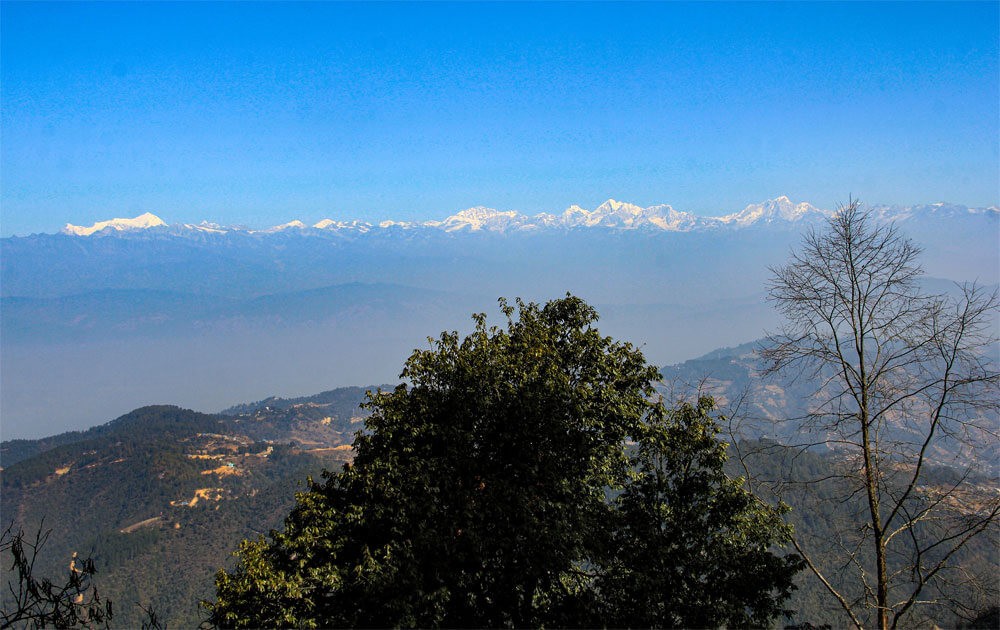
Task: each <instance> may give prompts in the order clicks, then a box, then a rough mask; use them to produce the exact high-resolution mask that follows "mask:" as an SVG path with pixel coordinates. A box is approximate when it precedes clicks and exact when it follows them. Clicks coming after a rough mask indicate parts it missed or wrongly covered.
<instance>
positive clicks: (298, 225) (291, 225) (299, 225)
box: [264, 219, 306, 232]
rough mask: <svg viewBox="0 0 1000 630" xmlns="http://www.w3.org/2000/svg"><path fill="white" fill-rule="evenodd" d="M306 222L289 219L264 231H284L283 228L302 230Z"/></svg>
mask: <svg viewBox="0 0 1000 630" xmlns="http://www.w3.org/2000/svg"><path fill="white" fill-rule="evenodd" d="M305 228H306V224H305V223H303V222H302V221H299V220H298V219H295V220H294V221H289V222H288V223H282V224H281V225H276V226H274V227H272V228H268V229H266V230H264V231H265V232H284V231H285V230H304V229H305Z"/></svg>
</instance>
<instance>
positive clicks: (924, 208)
mask: <svg viewBox="0 0 1000 630" xmlns="http://www.w3.org/2000/svg"><path fill="white" fill-rule="evenodd" d="M834 212H835V211H831V210H823V209H820V208H817V207H816V206H813V205H812V204H810V203H808V202H793V201H792V200H791V199H789V198H788V197H786V196H780V197H777V198H775V199H769V200H767V201H764V202H762V203H757V204H750V205H747V206H746V207H745V208H743V209H742V210H740V211H738V212H733V213H730V214H726V215H722V216H716V217H709V216H699V215H695V214H692V213H690V212H684V211H680V210H676V209H674V208H673V207H672V206H670V205H668V204H657V205H652V206H648V207H641V206H637V205H635V204H631V203H627V202H623V201H616V200H614V199H608V200H607V201H605V202H604V203H602V204H601V205H599V206H598V207H597V208H595V209H593V210H587V209H585V208H582V207H580V206H578V205H572V206H570V207H569V208H567V209H566V210H564V211H563V212H561V213H559V214H550V213H546V212H543V213H540V214H537V215H534V216H529V215H526V214H523V213H520V212H518V211H516V210H504V211H502V210H496V209H494V208H488V207H485V206H476V207H473V208H467V209H465V210H462V211H460V212H458V213H456V214H454V215H451V216H449V217H447V218H446V219H444V220H441V221H423V222H414V221H393V220H387V221H382V222H379V223H370V222H367V221H357V220H352V221H341V220H333V219H323V220H322V221H318V222H317V223H315V224H313V225H312V226H308V225H306V224H305V223H303V222H302V221H299V220H298V219H296V220H292V221H289V222H287V223H283V224H281V225H276V226H274V227H270V228H266V229H262V230H253V229H249V228H245V227H240V226H222V225H219V224H217V223H210V222H207V221H203V222H202V223H199V224H190V223H183V224H167V223H166V222H165V221H163V220H162V219H161V218H159V217H157V216H156V215H154V214H152V213H149V212H147V213H145V214H142V215H140V216H138V217H135V218H133V219H120V218H116V219H110V220H107V221H98V222H96V223H94V224H93V225H91V226H89V227H84V226H79V225H72V224H69V223H67V224H66V226H65V227H64V228H63V230H62V233H63V234H67V235H71V236H94V235H100V236H107V235H115V234H127V233H130V232H136V231H145V230H161V231H164V232H169V233H172V234H178V235H183V234H195V233H200V234H226V233H232V232H241V233H247V234H265V235H266V234H275V233H279V232H296V231H301V232H326V233H338V234H345V235H348V234H365V233H368V232H371V231H377V230H389V229H396V230H400V229H401V230H419V229H435V230H441V231H444V232H479V231H487V232H501V233H503V232H533V231H541V230H552V229H563V230H566V229H581V228H604V229H610V230H620V231H625V230H649V231H665V232H692V231H701V230H716V229H725V228H730V229H734V228H747V227H752V226H759V225H772V224H797V223H802V222H809V221H815V220H820V219H824V218H827V217H829V216H832V214H833V213H834ZM872 212H873V213H874V214H875V215H876V216H877V217H879V219H880V220H896V221H902V220H906V219H910V218H912V217H918V216H922V215H935V216H942V215H944V216H957V215H968V214H973V215H975V214H979V215H986V216H991V217H993V218H996V217H998V216H1000V208H998V207H996V206H990V207H985V208H969V207H967V206H963V205H958V204H950V203H943V202H942V203H935V204H924V205H915V206H892V205H877V206H873V207H872Z"/></svg>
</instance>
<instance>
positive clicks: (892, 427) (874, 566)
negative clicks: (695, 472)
mask: <svg viewBox="0 0 1000 630" xmlns="http://www.w3.org/2000/svg"><path fill="white" fill-rule="evenodd" d="M919 254H920V249H919V248H918V247H917V246H916V245H914V244H913V243H912V242H911V241H910V240H909V239H907V238H905V237H904V236H903V235H902V234H901V233H900V232H899V230H898V229H897V228H896V226H895V225H894V224H891V223H889V224H886V223H877V222H876V220H875V219H874V218H873V217H871V216H869V215H868V214H866V213H865V211H864V210H863V209H862V208H861V206H860V204H859V203H858V202H857V201H853V202H851V203H850V204H849V205H847V206H846V207H844V208H841V210H840V211H839V212H838V213H837V214H836V215H835V216H834V217H833V218H832V219H831V220H830V222H829V225H828V226H827V228H826V229H825V230H823V231H810V232H808V233H807V234H806V236H805V238H804V240H803V243H802V246H801V248H800V249H799V251H796V252H794V253H793V254H792V257H791V259H790V260H789V262H788V263H787V264H786V265H784V266H782V267H780V268H777V269H775V270H774V277H773V280H772V283H771V287H770V295H771V299H772V300H773V301H774V303H775V304H776V305H777V307H778V309H779V310H780V311H781V313H782V314H783V315H784V316H785V319H786V322H787V325H786V327H785V329H784V330H783V331H782V333H781V334H778V335H774V336H772V337H771V339H770V345H769V346H768V347H767V348H765V349H764V350H763V352H762V354H763V357H764V358H765V359H766V360H767V361H769V362H770V366H769V370H770V371H771V372H776V371H779V370H791V371H794V373H796V374H799V375H804V376H805V377H807V378H811V379H813V382H815V383H816V389H817V391H816V396H815V397H814V399H813V400H815V401H817V404H816V405H815V406H814V407H813V409H812V411H811V412H810V414H809V415H808V416H807V417H805V418H803V419H802V420H803V421H804V424H803V433H804V434H805V435H810V436H817V435H818V436H819V439H820V440H821V441H824V442H826V443H827V444H831V445H833V446H834V447H835V448H836V449H838V450H839V451H840V452H841V453H842V454H844V455H845V456H846V458H847V459H848V460H849V461H848V464H847V465H846V466H844V469H843V470H838V471H826V472H825V473H824V474H823V475H822V476H821V477H819V478H816V479H814V480H813V483H812V484H808V486H812V487H814V488H815V487H819V486H823V485H829V484H830V482H832V481H836V482H837V483H840V482H841V481H842V480H847V481H849V482H850V484H851V486H850V488H849V494H848V495H846V496H843V497H842V505H844V506H852V505H855V504H856V503H857V502H856V501H855V498H856V497H863V501H862V502H861V503H863V507H861V509H860V510H859V512H858V513H857V514H856V515H852V516H851V517H849V518H847V519H846V521H845V522H844V523H843V527H842V529H840V530H839V531H838V533H837V535H836V536H834V537H832V540H834V541H836V545H837V546H836V548H831V547H830V544H829V543H830V540H829V539H828V540H825V541H811V542H810V541H804V540H796V541H795V544H796V548H797V549H798V550H799V551H800V553H802V554H803V556H804V557H805V559H806V561H807V562H808V565H809V568H810V569H811V570H812V572H813V573H814V574H815V575H816V576H817V578H818V579H819V580H820V581H822V583H823V584H824V586H825V587H826V588H827V589H828V590H829V592H830V593H831V594H832V595H833V597H834V598H835V599H836V600H837V602H839V604H840V606H841V607H842V609H843V611H844V612H846V614H847V615H848V616H849V618H850V620H851V622H852V623H854V624H855V625H856V626H858V627H862V626H865V625H878V627H880V628H883V629H884V628H888V627H890V626H891V627H896V626H897V625H899V624H900V623H903V622H905V620H906V619H907V616H908V615H911V614H912V613H913V612H914V610H915V608H918V607H919V606H921V605H925V604H934V603H936V600H937V599H938V597H937V592H938V591H939V589H940V587H941V586H942V584H943V583H944V582H946V581H949V580H955V581H956V582H955V584H957V585H959V586H960V588H961V589H963V590H970V587H971V586H972V585H974V584H975V581H974V580H970V579H969V578H970V576H969V575H967V572H966V571H964V570H963V567H960V566H956V564H955V562H954V559H955V558H956V557H957V556H956V554H957V553H958V552H959V551H960V550H961V549H962V548H963V547H964V546H965V545H966V544H968V543H969V541H970V540H972V539H973V538H975V537H977V536H980V535H981V534H984V533H988V532H990V531H992V532H993V533H994V535H995V533H996V523H997V518H998V515H1000V500H998V499H997V497H996V495H995V493H992V494H991V492H992V491H990V492H986V491H985V490H984V489H981V488H979V487H977V484H976V483H975V481H974V480H975V472H976V470H975V466H976V464H977V462H983V461H985V462H989V461H991V460H992V459H993V457H994V456H995V453H996V448H997V426H996V417H997V416H996V414H997V411H998V408H1000V392H998V384H1000V376H998V372H997V367H996V363H995V362H994V361H993V360H991V359H990V358H989V350H990V348H995V346H994V344H995V342H996V338H995V336H994V334H993V332H992V326H994V325H995V324H994V323H993V319H992V318H994V317H995V314H996V308H997V295H996V293H995V292H994V293H992V294H990V293H985V292H984V291H983V290H982V289H981V288H979V287H977V286H975V285H961V286H959V287H958V292H959V293H960V296H959V297H958V298H955V299H953V298H949V297H947V296H942V295H929V294H927V293H925V292H924V291H922V290H921V288H920V286H919V279H920V276H921V274H922V271H921V268H920V265H919V262H918V258H919ZM941 445H947V446H949V447H950V448H947V449H940V450H938V447H939V446H941ZM948 452H958V453H960V454H961V455H960V458H956V459H955V460H952V461H942V459H941V457H942V453H948ZM934 463H944V464H951V465H956V466H961V468H962V469H963V470H964V472H960V473H959V474H957V475H954V478H953V479H951V480H948V481H940V480H938V481H935V480H934V479H933V478H932V477H931V476H930V473H931V471H932V464H934ZM808 486H807V487H808ZM820 493H821V494H822V491H820ZM859 507H860V506H859ZM859 522H861V523H863V525H860V526H859V525H858V523H859ZM994 540H995V538H994ZM994 557H995V556H994ZM990 582H992V583H993V585H995V575H993V576H989V577H987V582H986V584H987V585H989V584H990ZM854 587H856V588H854ZM848 589H850V590H848ZM993 601H995V599H994V600H993Z"/></svg>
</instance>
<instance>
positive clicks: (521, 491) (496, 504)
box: [207, 296, 797, 627]
mask: <svg viewBox="0 0 1000 630" xmlns="http://www.w3.org/2000/svg"><path fill="white" fill-rule="evenodd" d="M501 307H502V309H503V312H504V314H505V315H506V318H507V326H506V328H505V329H500V328H498V327H495V326H493V327H488V326H487V324H486V319H485V316H484V315H477V316H475V317H474V319H475V321H476V327H475V330H474V331H473V332H472V334H470V335H469V336H467V337H464V338H460V337H459V335H458V334H457V333H444V334H442V335H441V336H440V338H438V339H437V340H431V341H432V343H433V345H432V347H431V349H429V350H422V351H420V350H418V351H415V352H414V353H413V355H412V356H411V357H410V359H409V360H408V361H407V363H406V366H405V368H404V370H403V373H402V377H403V378H404V379H406V380H407V381H408V384H406V385H400V386H398V387H397V388H396V389H395V390H394V391H391V392H379V393H377V394H372V395H370V399H369V402H368V403H367V407H368V408H369V409H371V411H372V414H371V416H370V417H369V418H368V419H367V420H366V427H367V429H368V431H367V432H366V433H359V434H358V435H357V436H356V439H355V450H356V457H355V460H354V463H353V465H346V466H345V467H344V469H343V470H342V471H341V472H339V473H324V481H323V482H321V483H313V484H312V485H311V488H310V490H309V491H308V492H305V493H302V494H300V495H298V497H297V499H298V504H297V506H296V508H295V509H294V510H293V511H292V513H291V514H290V515H289V517H288V518H287V519H286V522H285V530H284V531H283V532H272V533H271V540H270V541H266V540H264V539H260V540H257V541H244V543H243V544H242V546H241V548H240V551H239V553H238V555H239V557H240V564H239V566H238V567H237V568H236V569H235V570H234V571H233V572H225V571H220V572H219V574H218V575H217V578H216V591H217V600H216V601H215V602H213V603H209V604H207V607H208V609H209V611H210V621H211V622H212V623H214V624H216V625H218V626H223V627H273V626H300V627H320V626H379V627H390V626H477V627H478V626H491V627H509V626H540V625H580V624H581V623H586V624H587V625H594V624H595V623H597V624H600V623H607V622H610V621H618V620H625V619H626V616H625V615H626V607H627V602H626V598H627V597H628V593H627V592H626V591H625V590H623V589H626V588H628V587H629V585H630V584H631V583H633V582H636V583H639V582H641V583H643V584H645V585H648V588H647V592H646V593H645V595H644V597H645V601H644V602H643V604H644V606H646V605H647V604H648V606H649V608H650V610H646V609H645V608H644V609H643V610H642V611H640V613H641V614H642V615H644V616H642V617H628V620H629V622H631V620H632V619H633V618H634V619H637V620H641V622H642V623H651V624H654V625H674V624H679V623H689V622H692V621H693V622H696V623H702V622H704V623H708V624H714V623H716V622H719V621H721V620H726V621H731V622H737V623H738V622H740V621H745V620H752V621H754V622H756V621H758V620H760V621H763V620H767V619H770V618H772V617H774V616H775V615H776V614H777V613H778V612H779V606H780V603H781V602H782V601H784V599H785V598H786V597H787V596H788V593H789V590H790V586H789V584H790V580H791V575H792V574H793V573H794V571H795V570H796V569H797V563H796V559H795V558H794V557H790V558H784V559H782V558H778V557H776V556H774V555H773V554H772V553H771V552H770V551H769V549H770V548H771V546H772V544H774V543H778V542H781V541H782V538H783V536H785V535H786V533H787V532H786V531H785V529H784V528H783V527H782V525H781V524H780V521H779V520H778V518H777V516H776V515H775V514H774V512H773V511H770V510H769V508H766V507H763V506H761V505H759V504H755V503H753V501H752V500H751V499H750V498H749V497H748V495H746V494H745V493H743V492H742V490H740V488H739V484H738V483H737V482H732V481H729V480H727V479H725V477H724V476H723V475H722V474H721V463H722V461H723V460H724V455H723V447H722V446H721V445H720V444H719V443H718V442H717V441H716V440H715V429H714V425H713V424H712V423H711V420H710V418H709V417H708V416H707V410H708V406H709V405H708V403H707V402H704V403H703V404H702V405H701V406H700V407H699V408H698V410H697V411H692V410H691V409H688V408H684V409H686V411H685V410H683V409H682V411H681V412H678V413H676V414H668V413H667V412H666V409H665V408H664V406H663V404H662V403H661V402H660V401H658V400H657V399H655V398H654V396H655V394H654V389H653V385H654V383H655V382H656V380H657V378H658V374H657V370H656V368H654V367H652V366H650V365H647V363H646V361H645V359H644V358H643V356H642V354H641V353H640V352H639V351H638V350H636V349H634V348H633V347H632V346H630V345H629V344H627V343H619V342H616V341H614V340H612V339H611V338H608V337H603V336H601V335H600V333H599V332H598V331H597V329H596V328H594V326H593V323H594V322H595V321H596V318H597V316H596V312H595V311H594V310H593V309H592V308H591V307H590V306H588V305H587V304H585V303H584V302H583V301H582V300H580V299H578V298H574V297H571V296H567V297H566V298H565V299H561V300H555V301H552V302H549V303H547V304H545V305H544V306H539V305H536V304H524V303H522V302H520V301H518V303H517V308H516V309H515V308H514V307H512V306H509V305H507V304H506V303H505V302H501ZM515 313H516V317H515ZM692 433H693V434H698V435H700V436H701V438H702V439H701V440H700V441H698V442H696V443H694V444H690V445H688V444H681V443H682V442H684V440H685V439H687V438H688V437H691V436H690V435H689V434H692ZM630 438H633V439H637V440H639V446H638V449H637V450H635V451H633V452H632V454H631V456H630V453H629V450H628V449H627V448H626V443H627V441H628V440H629V439H630ZM635 465H639V469H638V470H636V469H634V466H635ZM688 473H690V477H678V475H686V474H688ZM656 480H659V482H658V481H656ZM660 482H662V483H660ZM658 484H659V485H658ZM663 484H667V485H663ZM615 495H620V496H618V498H613V497H615ZM685 501H691V502H692V505H693V506H695V507H689V506H687V505H682V504H681V503H683V502H685ZM688 515H691V516H697V517H698V518H696V519H695V520H693V521H691V522H690V523H686V522H685V518H686V517H687V516H688ZM651 520H652V527H654V528H655V527H656V526H657V524H659V527H660V529H661V531H666V530H667V529H671V531H674V532H676V533H678V534H679V535H680V534H682V535H683V536H684V537H685V538H686V539H690V540H692V541H693V540H698V541H699V542H698V545H699V546H698V547H697V549H698V551H697V552H695V554H694V555H697V556H698V565H697V566H695V565H694V562H693V556H684V560H691V561H692V566H691V573H690V575H689V576H685V578H684V579H682V578H681V577H678V579H677V582H676V585H677V588H678V590H676V591H674V592H670V593H662V592H659V591H658V588H659V587H660V586H661V585H672V584H670V583H668V582H665V581H662V580H661V581H660V582H657V580H660V579H661V578H659V576H655V575H652V574H651V573H652V571H653V570H654V569H653V568H652V567H647V568H645V569H644V567H643V566H642V563H641V562H637V561H636V560H638V559H637V558H635V557H629V556H628V555H627V554H628V552H629V551H631V550H630V549H629V545H630V544H641V545H645V548H646V549H649V550H651V551H654V552H655V553H657V554H659V557H660V558H661V560H662V562H661V563H660V564H659V565H657V567H656V569H655V570H659V567H661V566H664V563H668V564H669V563H670V560H669V558H667V557H666V556H665V555H664V553H665V552H663V551H662V550H660V549H659V545H660V544H667V541H666V540H665V539H664V537H663V536H660V537H659V538H657V539H656V540H655V541H648V540H643V541H640V540H639V538H640V537H641V536H642V535H643V534H644V533H645V531H646V530H645V529H643V528H644V527H645V528H647V529H648V526H649V524H650V521H651ZM674 548H675V549H676V546H675V547H674ZM713 554H714V555H713ZM729 554H731V555H732V557H728V555H729ZM686 568H687V567H686V566H685V565H684V564H683V561H675V562H674V564H673V569H674V572H675V573H676V574H684V573H685V571H686ZM761 569H764V570H765V572H764V573H762V574H760V575H758V574H756V571H758V570H761ZM717 577H718V578H719V579H720V584H719V587H718V588H716V587H711V586H709V587H708V590H709V591H711V592H712V595H711V596H702V595H701V594H698V595H697V596H696V595H695V594H693V593H692V592H691V590H693V589H695V587H696V585H697V583H698V582H702V586H705V585H706V584H709V583H710V581H711V580H713V579H715V578H717ZM740 577H741V578H742V580H743V581H744V582H755V581H756V584H754V586H753V587H752V588H750V589H745V588H743V587H737V586H736V584H735V582H736V581H738V580H739V578H740ZM685 579H686V581H685ZM682 587H683V588H687V589H688V590H687V591H682V590H681V588H682ZM734 589H737V590H734ZM727 590H728V591H732V593H731V594H727V592H726V591H727ZM751 591H752V592H753V593H754V596H752V597H748V596H747V594H748V593H750V592H751ZM658 598H666V599H668V600H669V601H668V602H666V603H663V602H660V601H658ZM682 604H683V605H684V606H686V607H687V608H685V609H683V610H681V609H680V608H679V606H681V605H682ZM720 604H724V606H723V607H722V610H721V611H719V612H709V611H708V610H706V609H707V608H713V609H714V608H717V607H719V606H720ZM678 610H681V612H677V613H676V614H675V611H678ZM646 620H648V622H647V621H646Z"/></svg>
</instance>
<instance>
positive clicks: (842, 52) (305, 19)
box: [0, 1, 1000, 236]
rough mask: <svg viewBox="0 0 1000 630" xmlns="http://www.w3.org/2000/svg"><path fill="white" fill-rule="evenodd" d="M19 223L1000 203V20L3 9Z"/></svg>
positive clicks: (474, 7)
mask: <svg viewBox="0 0 1000 630" xmlns="http://www.w3.org/2000/svg"><path fill="white" fill-rule="evenodd" d="M0 28H2V33H0V35H2V37H0V89H2V107H0V111H2V113H0V116H2V136H0V151H2V161H0V186H2V189H0V193H2V199H0V201H2V208H0V233H2V235H4V236H7V235H11V234H27V233H31V232H42V231H44V232H54V231H57V230H58V229H60V228H61V227H62V225H63V224H64V223H66V222H72V223H76V224H88V225H89V224H90V223H93V222H94V221H96V220H100V219H107V218H111V217H115V216H135V215H137V214H139V213H141V212H146V211H151V212H154V213H156V214H158V215H159V216H161V217H162V218H163V219H165V220H166V221H168V222H198V221H201V220H202V219H208V220H212V221H217V222H220V223H230V224H245V225H250V226H266V225H272V224H275V223H283V222H285V221H288V220H291V219H293V218H299V219H302V220H303V221H306V222H315V221H317V220H319V219H321V218H324V217H330V218H334V219H354V218H358V219H367V220H380V219H387V218H393V219H431V218H443V217H444V216H447V215H448V214H452V213H454V212H455V211H457V210H460V209H462V208H466V207H469V206H473V205H487V206H491V207H495V208H499V209H504V210H507V209H513V210H520V211H522V212H525V213H529V214H534V213H537V212H541V211H559V210H562V209H564V208H565V207H567V206H569V205H570V204H573V203H578V204H580V205H582V206H584V207H590V208H593V207H594V206H596V205H597V204H599V203H600V202H601V201H603V200H604V199H606V198H609V197H613V198H616V199H620V200H626V201H631V202H633V203H637V204H640V205H649V204H653V203H670V204H672V205H673V206H674V207H675V208H678V209H681V210H687V211H691V212H696V213H699V214H722V213H727V212H732V211H735V210H738V209H740V208H742V207H743V206H744V205H746V204H747V203H752V202H759V201H762V200H764V199H768V198H773V197H775V196H778V195H781V194H787V195H789V196H790V197H791V198H792V199H793V200H796V201H810V202H812V203H814V204H816V205H819V206H821V207H827V208H830V207H835V206H836V205H837V204H838V203H839V202H842V201H844V200H846V198H847V196H848V194H853V195H854V196H856V197H861V198H862V199H863V200H865V201H870V202H873V203H900V204H910V203H923V202H935V201H951V202H955V203H963V204H966V205H992V204H997V203H1000V199H998V197H1000V190H998V189H1000V180H998V178H1000V174H998V173H1000V149H998V143H1000V87H998V82H1000V81H998V79H1000V70H998V59H1000V51H998V40H1000V32H998V31H1000V3H997V2H982V3H974V4H961V3H951V2H949V3H943V4H935V3H915V4H909V3H902V2H893V3H885V4H867V3H855V2H851V3H846V4H839V3H804V4H794V3H765V4H745V3H739V4H725V3H706V4H680V3H668V4H652V3H639V4H623V3H614V4H597V3H586V4H575V3H557V4H531V3H512V4H478V3H461V4H448V3H430V4H392V3H368V4H336V3H312V4H290V3H280V4H266V3H251V4H246V3H225V4H211V3H201V2H192V3H174V4H152V3H124V4H116V3H104V2H102V3H94V4H89V3H70V4H58V3H50V2H44V3H38V4H25V3H17V2H8V1H5V2H2V3H0Z"/></svg>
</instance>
